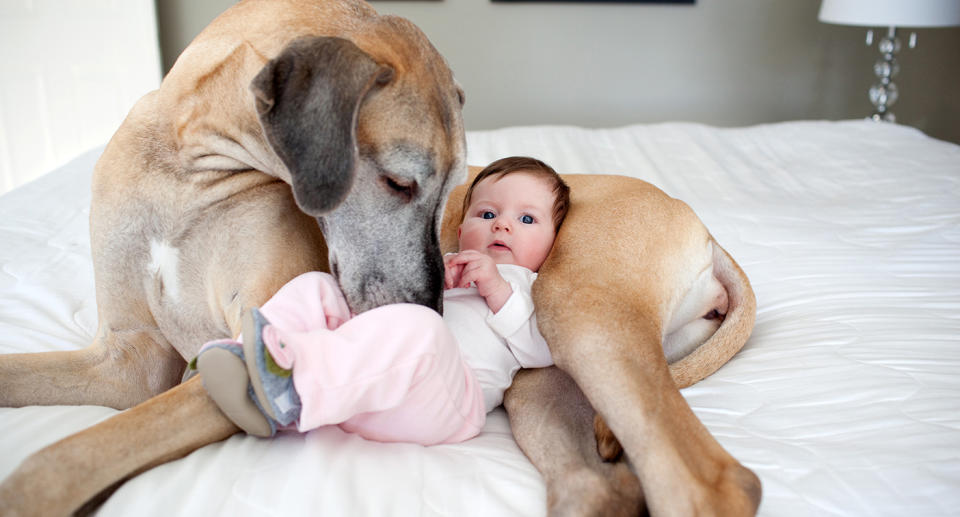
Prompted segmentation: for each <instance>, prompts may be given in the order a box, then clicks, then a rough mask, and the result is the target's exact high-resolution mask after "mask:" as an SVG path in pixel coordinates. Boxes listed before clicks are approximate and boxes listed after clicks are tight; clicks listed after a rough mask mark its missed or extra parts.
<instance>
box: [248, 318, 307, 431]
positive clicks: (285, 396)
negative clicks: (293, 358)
mask: <svg viewBox="0 0 960 517" xmlns="http://www.w3.org/2000/svg"><path fill="white" fill-rule="evenodd" d="M269 326H270V322H269V321H267V319H266V318H265V317H264V316H263V314H261V313H260V311H259V310H258V309H257V308H256V307H254V308H252V309H250V311H249V312H247V313H246V314H244V316H243V353H244V356H245V359H244V360H245V361H246V363H247V373H248V374H249V375H250V384H251V385H252V386H253V392H254V393H255V394H256V396H257V401H258V402H259V403H260V407H262V408H263V410H264V411H265V412H266V414H267V416H269V417H270V418H272V419H273V420H275V421H276V422H277V423H279V424H280V425H284V426H285V425H289V424H290V423H291V422H294V421H296V420H297V419H298V418H299V417H300V407H301V404H300V396H299V395H297V391H296V390H295V389H294V387H293V372H292V371H291V370H287V369H285V368H282V367H281V366H279V365H278V364H277V363H276V362H275V361H274V359H273V357H272V356H271V355H270V351H269V350H267V347H266V345H265V344H264V341H263V332H264V329H267V328H269ZM280 346H283V345H282V344H280Z"/></svg>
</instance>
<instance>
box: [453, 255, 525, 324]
mask: <svg viewBox="0 0 960 517" xmlns="http://www.w3.org/2000/svg"><path fill="white" fill-rule="evenodd" d="M443 265H444V268H445V269H446V272H445V274H444V287H445V288H447V289H450V288H453V287H470V284H471V283H473V284H476V286H477V291H478V292H479V294H480V296H482V297H483V298H484V300H486V302H487V306H488V307H490V310H491V311H493V312H497V311H499V310H500V308H501V307H503V304H505V303H507V300H508V299H509V298H510V295H511V294H513V288H512V287H510V284H509V283H507V281H506V280H504V279H503V277H502V276H500V272H499V271H497V264H496V262H494V261H493V259H492V258H491V257H489V256H488V255H484V254H483V253H480V252H479V251H476V250H464V251H462V252H460V253H457V254H449V255H446V256H444V257H443Z"/></svg>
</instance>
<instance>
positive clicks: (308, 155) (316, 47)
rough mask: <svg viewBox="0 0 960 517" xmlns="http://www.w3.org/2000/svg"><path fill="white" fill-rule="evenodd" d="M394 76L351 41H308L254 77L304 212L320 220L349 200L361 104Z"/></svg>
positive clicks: (270, 133) (271, 136) (268, 128)
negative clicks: (380, 85)
mask: <svg viewBox="0 0 960 517" xmlns="http://www.w3.org/2000/svg"><path fill="white" fill-rule="evenodd" d="M392 75H393V70H392V69H390V68H388V67H385V66H380V65H378V64H377V63H375V62H374V61H373V59H372V58H371V57H370V56H369V55H367V54H366V53H365V52H363V51H362V50H360V49H359V48H358V47H357V46H356V45H354V44H353V43H352V42H351V41H348V40H345V39H343V38H336V37H320V36H309V37H303V38H299V39H297V40H294V41H293V42H291V43H290V44H289V45H288V46H287V47H286V48H285V49H284V50H283V51H282V52H281V53H280V55H279V56H277V57H276V58H274V59H272V60H271V61H270V62H268V63H267V64H266V65H265V66H264V67H263V69H262V70H260V73H258V74H257V76H256V77H255V78H254V79H253V82H252V83H251V84H250V89H251V91H252V92H253V95H254V98H255V102H256V108H257V114H258V116H259V117H260V124H261V125H262V126H263V130H264V133H265V134H266V137H267V140H268V141H269V142H270V145H271V146H272V147H273V150H274V152H276V153H277V156H279V157H280V159H281V160H283V163H284V165H286V166H287V169H288V170H289V171H290V175H291V182H292V187H293V195H294V198H295V199H296V201H297V205H299V206H300V208H301V209H302V210H303V211H304V212H306V213H308V214H310V215H313V216H318V215H320V214H322V213H324V212H327V211H330V210H332V209H334V208H336V206H337V205H339V204H340V202H342V201H343V200H344V198H346V197H347V194H348V193H349V192H350V188H351V186H352V184H353V177H354V173H355V167H356V161H357V145H356V127H357V112H358V111H359V107H360V103H361V101H362V100H363V98H364V97H365V96H366V94H367V92H369V91H370V88H371V86H372V85H373V84H375V83H377V84H383V83H386V82H388V81H389V80H390V78H392Z"/></svg>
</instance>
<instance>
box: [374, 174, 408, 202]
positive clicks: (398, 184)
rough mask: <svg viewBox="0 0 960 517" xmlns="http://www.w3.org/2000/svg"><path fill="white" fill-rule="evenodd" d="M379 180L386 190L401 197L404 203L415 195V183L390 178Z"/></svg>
mask: <svg viewBox="0 0 960 517" xmlns="http://www.w3.org/2000/svg"><path fill="white" fill-rule="evenodd" d="M380 179H381V181H382V182H383V184H384V186H385V187H386V188H387V189H388V190H390V191H391V192H393V193H394V194H396V195H398V196H400V197H402V198H403V199H404V201H410V200H411V199H413V195H414V194H415V193H416V189H417V184H416V182H413V181H408V180H402V179H399V178H394V177H391V176H380Z"/></svg>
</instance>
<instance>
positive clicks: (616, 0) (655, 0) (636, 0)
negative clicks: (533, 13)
mask: <svg viewBox="0 0 960 517" xmlns="http://www.w3.org/2000/svg"><path fill="white" fill-rule="evenodd" d="M490 1H491V2H495V3H504V4H519V3H554V4H555V3H562V4H571V3H577V4H685V5H693V4H695V3H696V0H490Z"/></svg>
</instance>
